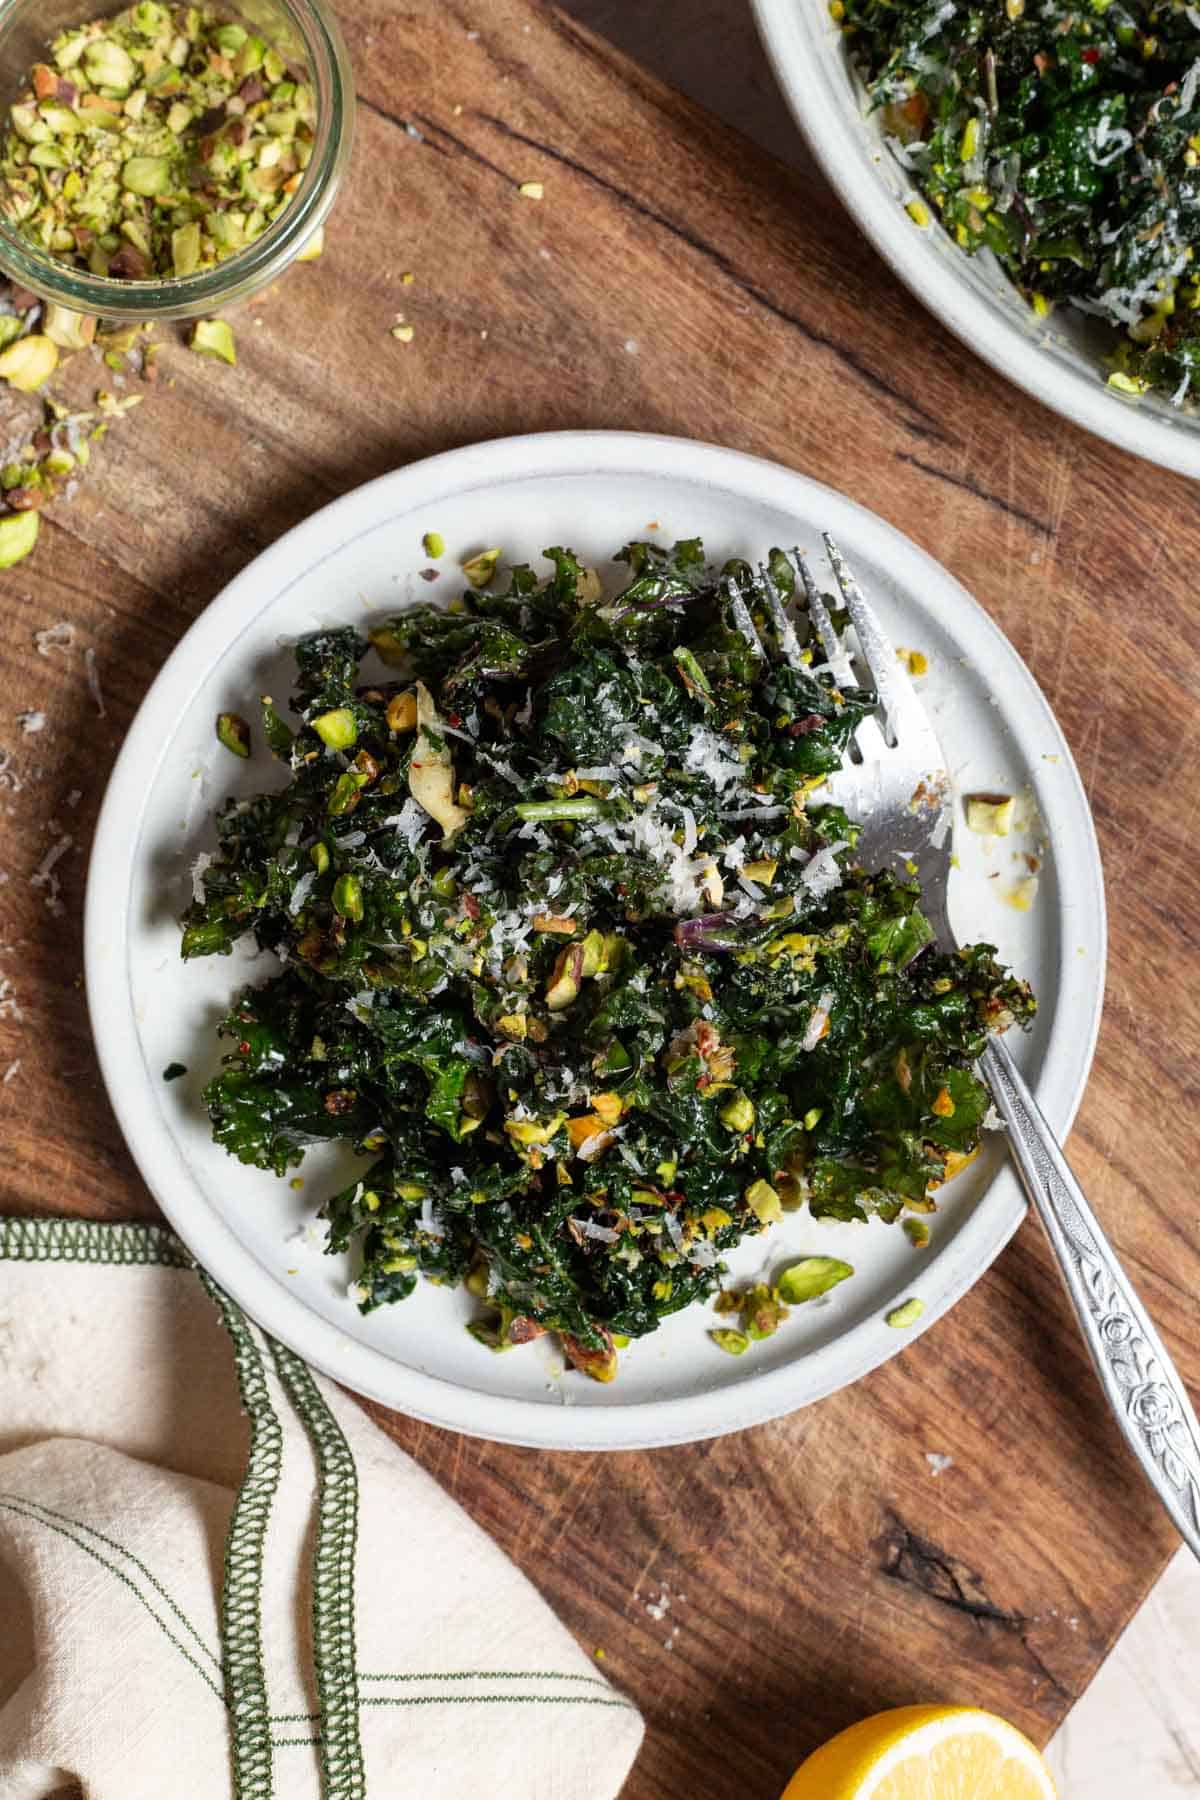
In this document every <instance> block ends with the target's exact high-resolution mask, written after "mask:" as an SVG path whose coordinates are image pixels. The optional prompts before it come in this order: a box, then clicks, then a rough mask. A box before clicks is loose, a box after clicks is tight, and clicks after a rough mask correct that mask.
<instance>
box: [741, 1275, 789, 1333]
mask: <svg viewBox="0 0 1200 1800" xmlns="http://www.w3.org/2000/svg"><path fill="white" fill-rule="evenodd" d="M741 1310H742V1329H743V1330H744V1331H745V1333H746V1336H747V1337H748V1338H750V1339H751V1340H752V1341H753V1342H755V1343H761V1342H762V1340H763V1338H769V1337H774V1336H775V1333H776V1332H777V1331H778V1330H779V1327H780V1326H781V1325H782V1324H783V1322H784V1320H785V1319H786V1318H787V1316H788V1311H787V1307H786V1306H785V1305H784V1304H783V1301H782V1299H781V1298H780V1297H779V1296H778V1295H777V1294H773V1293H772V1292H771V1289H770V1288H769V1287H767V1286H766V1284H765V1283H764V1282H761V1281H758V1282H755V1284H754V1286H753V1287H752V1288H750V1289H749V1290H748V1291H747V1292H746V1293H745V1294H743V1295H742V1307H741Z"/></svg>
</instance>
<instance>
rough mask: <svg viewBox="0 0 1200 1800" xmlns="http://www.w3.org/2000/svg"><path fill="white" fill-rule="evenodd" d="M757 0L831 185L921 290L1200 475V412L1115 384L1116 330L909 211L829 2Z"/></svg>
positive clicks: (1122, 440)
mask: <svg viewBox="0 0 1200 1800" xmlns="http://www.w3.org/2000/svg"><path fill="white" fill-rule="evenodd" d="M753 4H754V10H755V13H756V15H757V17H758V25H759V30H760V31H761V33H762V37H763V41H764V43H765V44H766V47H767V53H768V55H769V56H770V58H771V61H772V62H773V63H774V65H775V73H776V75H777V76H778V78H779V83H780V86H781V87H782V88H783V91H784V94H785V96H786V98H787V101H788V104H789V106H790V107H791V109H792V112H793V114H794V115H795V118H796V122H797V124H798V125H799V126H800V128H801V130H802V131H803V133H804V135H805V137H806V138H807V139H808V143H809V147H810V149H811V150H812V152H813V154H814V156H815V157H816V158H817V160H818V162H819V163H820V164H821V166H822V168H823V169H824V171H825V174H826V177H827V178H828V180H829V182H830V185H831V186H832V187H833V188H834V189H835V190H836V192H837V193H838V194H839V195H840V197H841V199H842V202H843V204H844V205H845V206H846V208H847V209H848V211H849V212H850V213H851V214H852V215H853V217H854V219H855V220H856V221H857V223H858V224H859V226H860V227H861V228H862V230H863V231H865V232H866V234H867V236H868V237H869V238H870V239H871V242H872V243H873V244H874V245H875V248H876V249H877V250H878V251H879V253H880V255H881V256H883V257H886V259H887V261H888V262H890V263H891V265H892V267H893V269H895V271H896V273H897V275H899V276H900V277H901V278H902V279H903V280H904V281H906V282H907V283H908V285H909V287H910V288H911V289H912V291H913V293H914V294H915V295H916V296H917V298H918V299H919V300H921V301H923V302H924V304H925V305H926V306H927V307H928V308H929V310H930V311H931V312H933V313H936V315H937V316H938V318H940V319H941V320H942V322H943V323H944V324H946V325H948V326H949V327H950V329H951V330H952V331H954V332H956V333H957V334H958V336H959V337H960V338H961V339H962V340H963V342H964V343H965V344H966V345H967V346H968V348H969V349H971V350H974V351H975V352H976V354H977V355H979V356H982V357H983V358H984V359H985V361H987V362H990V363H991V364H992V366H993V368H996V369H999V371H1000V373H1001V374H1002V375H1006V376H1007V377H1008V379H1009V380H1010V381H1015V382H1016V383H1017V384H1018V386H1020V387H1023V388H1025V389H1026V390H1027V392H1029V393H1031V394H1032V395H1033V396H1034V398H1035V399H1038V400H1043V401H1045V403H1046V405H1047V406H1052V407H1054V409H1055V411H1056V412H1060V413H1063V414H1065V416H1066V417H1067V418H1068V419H1073V420H1074V421H1075V423H1076V424H1077V425H1084V426H1086V427H1087V429H1088V430H1089V431H1094V432H1096V433H1097V435H1098V436H1100V437H1102V438H1107V439H1108V441H1109V442H1110V443H1112V444H1120V445H1121V446H1122V448H1123V449H1126V450H1133V451H1135V452H1136V454H1137V455H1138V456H1146V457H1149V458H1150V460H1151V461H1152V462H1157V463H1161V464H1162V465H1163V467H1164V468H1167V469H1179V470H1180V471H1182V473H1183V474H1185V475H1200V414H1198V413H1195V412H1191V411H1188V412H1183V411H1179V410H1176V409H1175V408H1174V407H1172V406H1171V405H1170V403H1169V401H1168V400H1166V399H1165V398H1163V397H1161V396H1158V395H1151V394H1147V395H1146V396H1145V397H1144V398H1143V399H1141V400H1133V399H1130V398H1128V397H1124V396H1122V395H1120V394H1118V393H1116V392H1115V390H1114V389H1112V388H1110V387H1108V386H1107V385H1106V381H1105V374H1106V371H1104V370H1103V369H1102V367H1101V357H1102V356H1103V354H1104V352H1105V350H1106V349H1107V348H1108V347H1110V346H1111V343H1112V337H1111V334H1109V333H1107V332H1103V331H1098V330H1097V328H1096V326H1095V325H1094V324H1093V323H1091V322H1089V321H1088V320H1086V319H1084V318H1083V316H1082V315H1081V314H1078V313H1075V312H1073V310H1072V309H1071V308H1070V307H1062V308H1060V309H1059V310H1058V311H1057V312H1056V313H1054V314H1053V315H1052V317H1051V318H1050V319H1049V320H1046V319H1039V318H1038V317H1037V315H1036V314H1035V313H1034V312H1033V311H1032V310H1031V309H1030V308H1029V307H1028V306H1027V305H1026V304H1025V302H1024V301H1023V300H1022V299H1021V297H1020V295H1019V294H1018V293H1017V290H1016V289H1015V288H1014V287H1013V286H1012V284H1011V282H1009V281H1008V280H1007V279H1006V277H1005V275H1004V273H1003V271H1002V269H1001V268H1000V265H999V263H997V262H996V260H995V259H994V258H993V257H991V256H990V255H978V256H966V255H964V253H963V252H962V251H961V250H960V249H959V248H958V245H957V244H955V243H954V241H953V239H952V238H951V237H950V236H949V234H948V233H947V232H945V231H944V230H943V229H942V227H941V226H940V225H939V224H936V223H935V224H933V225H931V226H928V227H922V226H919V225H915V224H914V223H913V221H912V220H911V219H910V218H909V216H908V214H907V213H906V212H905V210H904V202H905V201H906V200H910V199H912V198H914V197H915V195H916V193H917V189H916V187H915V186H914V185H913V177H912V176H911V175H910V174H908V173H907V171H906V170H904V169H903V168H901V166H900V163H899V162H898V161H897V159H896V157H895V156H894V155H893V154H892V152H891V151H890V150H889V149H888V147H887V145H886V144H885V142H884V139H883V135H882V131H881V129H880V125H879V122H878V120H877V119H876V118H874V117H871V116H868V115H867V113H866V104H865V100H864V96H863V91H862V86H861V83H860V82H859V81H858V80H857V78H856V76H855V75H854V73H853V72H852V70H851V68H850V65H849V61H848V59H847V56H846V52H845V40H844V39H843V36H842V33H841V31H840V30H839V29H838V27H837V25H836V24H835V23H834V22H833V20H832V19H831V18H830V16H829V7H828V4H827V0H753ZM931 210H932V209H931Z"/></svg>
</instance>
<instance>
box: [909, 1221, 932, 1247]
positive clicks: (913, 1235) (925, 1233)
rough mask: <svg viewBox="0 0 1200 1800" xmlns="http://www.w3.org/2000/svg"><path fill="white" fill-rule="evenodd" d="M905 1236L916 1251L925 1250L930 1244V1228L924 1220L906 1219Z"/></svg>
mask: <svg viewBox="0 0 1200 1800" xmlns="http://www.w3.org/2000/svg"><path fill="white" fill-rule="evenodd" d="M904 1235H905V1237H906V1238H907V1239H908V1241H909V1243H910V1244H911V1245H912V1247H913V1249H914V1250H924V1248H925V1246H926V1245H927V1244H928V1242H929V1227H928V1225H927V1224H926V1223H925V1221H924V1219H905V1220H904Z"/></svg>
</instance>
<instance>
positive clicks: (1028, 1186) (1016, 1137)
mask: <svg viewBox="0 0 1200 1800" xmlns="http://www.w3.org/2000/svg"><path fill="white" fill-rule="evenodd" d="M980 1061H981V1068H982V1070H983V1074H984V1077H985V1079H986V1081H987V1083H988V1085H989V1087H990V1088H991V1090H992V1096H993V1098H994V1100H995V1102H996V1107H997V1110H998V1111H999V1112H1000V1113H1001V1115H1002V1116H1003V1118H1004V1120H1005V1123H1006V1124H1007V1126H1008V1131H1009V1147H1010V1149H1011V1151H1012V1155H1013V1158H1014V1160H1015V1162H1016V1165H1017V1170H1018V1172H1019V1174H1020V1177H1021V1183H1022V1186H1023V1187H1024V1189H1025V1192H1026V1194H1027V1195H1028V1196H1029V1199H1030V1200H1031V1201H1032V1203H1033V1205H1034V1206H1035V1207H1036V1208H1037V1210H1038V1213H1039V1215H1040V1217H1041V1221H1042V1224H1043V1225H1044V1226H1045V1228H1046V1234H1047V1236H1048V1237H1049V1239H1050V1242H1051V1244H1052V1245H1053V1246H1054V1251H1055V1254H1056V1255H1057V1257H1058V1261H1059V1266H1060V1268H1061V1270H1062V1274H1063V1279H1064V1280H1065V1282H1066V1285H1067V1289H1068V1292H1069V1293H1070V1296H1071V1299H1072V1300H1073V1301H1074V1303H1075V1311H1076V1313H1077V1314H1078V1316H1079V1323H1080V1325H1081V1326H1082V1328H1083V1335H1084V1338H1085V1339H1086V1341H1087V1347H1088V1349H1089V1351H1090V1352H1091V1356H1092V1361H1093V1362H1094V1363H1095V1365H1096V1371H1097V1373H1098V1375H1099V1377H1100V1381H1101V1384H1102V1386H1103V1388H1104V1391H1105V1393H1106V1394H1107V1396H1108V1400H1109V1404H1110V1405H1111V1407H1112V1409H1113V1412H1114V1413H1115V1414H1116V1417H1117V1422H1118V1424H1119V1425H1120V1426H1121V1429H1122V1431H1123V1432H1124V1434H1125V1437H1126V1438H1127V1440H1128V1442H1129V1445H1130V1448H1131V1449H1132V1451H1133V1453H1134V1455H1135V1456H1136V1457H1137V1459H1138V1461H1139V1462H1140V1463H1141V1465H1142V1468H1143V1470H1144V1471H1145V1473H1146V1475H1147V1477H1148V1478H1149V1480H1150V1482H1151V1483H1152V1485H1153V1486H1154V1488H1155V1489H1156V1490H1157V1492H1158V1496H1159V1499H1160V1500H1161V1501H1162V1503H1163V1505H1164V1506H1165V1507H1166V1509H1167V1511H1168V1512H1169V1513H1170V1515H1171V1517H1172V1519H1173V1520H1174V1521H1175V1524H1176V1526H1177V1528H1178V1530H1179V1532H1180V1533H1181V1535H1182V1537H1183V1539H1184V1541H1185V1542H1186V1544H1187V1546H1188V1548H1189V1549H1190V1550H1191V1551H1192V1553H1193V1555H1195V1556H1197V1557H1200V1425H1197V1422H1196V1415H1195V1413H1194V1412H1193V1411H1192V1404H1191V1401H1190V1400H1189V1399H1188V1395H1187V1389H1186V1388H1185V1387H1184V1385H1183V1382H1182V1381H1181V1380H1180V1378H1179V1375H1178V1373H1177V1371H1176V1369H1175V1367H1174V1365H1173V1363H1172V1362H1171V1359H1170V1357H1169V1356H1168V1355H1167V1352H1166V1349H1165V1348H1164V1346H1163V1344H1162V1341H1161V1339H1160V1338H1159V1335H1158V1333H1157V1331H1155V1329H1154V1326H1153V1325H1152V1324H1151V1323H1150V1320H1149V1317H1148V1316H1147V1314H1146V1310H1145V1308H1144V1307H1143V1306H1142V1303H1141V1301H1140V1300H1139V1299H1138V1297H1137V1295H1136V1293H1135V1292H1134V1290H1133V1286H1132V1284H1131V1282H1130V1281H1129V1278H1128V1276H1127V1275H1126V1274H1125V1271H1124V1269H1122V1267H1121V1265H1120V1263H1119V1261H1118V1260H1117V1256H1116V1253H1115V1252H1114V1250H1113V1248H1112V1245H1111V1244H1110V1243H1109V1242H1108V1239H1107V1238H1106V1237H1105V1235H1104V1233H1103V1231H1102V1230H1101V1229H1100V1226H1099V1224H1098V1223H1097V1221H1096V1218H1095V1215H1094V1214H1093V1212H1092V1210H1091V1208H1090V1207H1089V1205H1088V1203H1087V1201H1086V1200H1085V1199H1084V1197H1083V1192H1082V1189H1081V1188H1080V1186H1079V1183H1078V1182H1077V1181H1076V1180H1075V1177H1074V1176H1073V1175H1072V1173H1071V1171H1070V1169H1069V1168H1068V1167H1067V1162H1066V1159H1065V1157H1064V1156H1063V1154H1062V1151H1061V1150H1060V1149H1059V1147H1058V1145H1057V1143H1056V1142H1055V1140H1054V1136H1053V1134H1052V1133H1051V1131H1050V1127H1049V1126H1048V1125H1047V1124H1046V1121H1045V1119H1044V1118H1043V1117H1042V1114H1041V1112H1040V1110H1039V1108H1038V1104H1037V1102H1036V1100H1035V1099H1034V1098H1033V1095H1032V1094H1031V1093H1030V1091H1029V1089H1028V1087H1027V1086H1026V1085H1025V1082H1024V1080H1023V1079H1022V1077H1021V1075H1020V1073H1019V1071H1018V1069H1017V1067H1016V1065H1015V1063H1014V1062H1013V1060H1012V1057H1011V1056H1010V1055H1009V1053H1008V1051H1007V1050H1006V1049H1005V1047H1004V1045H1003V1044H1002V1043H1001V1042H1000V1041H999V1040H998V1039H996V1038H993V1039H991V1040H990V1042H989V1044H988V1046H987V1049H986V1050H985V1051H984V1053H983V1056H982V1058H981V1059H980Z"/></svg>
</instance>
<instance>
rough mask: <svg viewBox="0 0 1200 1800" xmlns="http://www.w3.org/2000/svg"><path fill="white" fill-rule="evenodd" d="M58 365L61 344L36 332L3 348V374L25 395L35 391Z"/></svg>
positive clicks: (0, 367) (0, 362)
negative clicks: (59, 345)
mask: <svg viewBox="0 0 1200 1800" xmlns="http://www.w3.org/2000/svg"><path fill="white" fill-rule="evenodd" d="M57 367H58V345H57V344H56V343H55V342H54V340H53V338H49V337H45V336H41V335H38V334H36V333H35V334H34V335H32V336H30V337H23V338H17V340H16V342H15V343H12V344H10V345H9V346H8V348H7V350H3V351H0V377H2V378H3V379H4V380H5V381H7V382H8V385H9V386H10V387H15V388H19V389H20V390H21V392H22V393H23V394H32V393H33V391H34V389H35V388H40V387H41V385H42V383H43V381H45V380H46V379H47V378H48V377H49V376H51V375H53V373H54V371H55V369H56V368H57Z"/></svg>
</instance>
